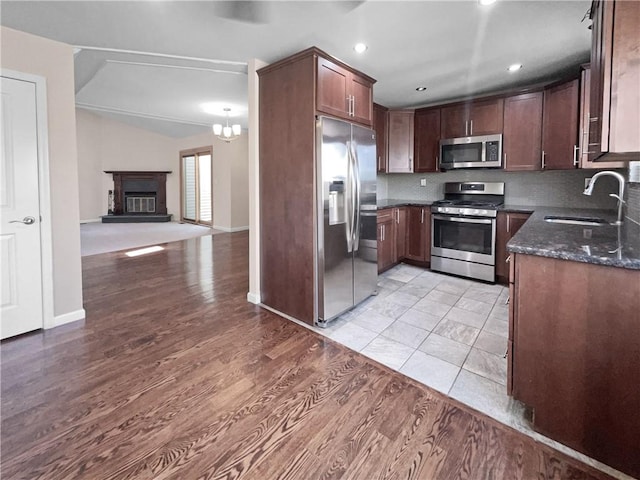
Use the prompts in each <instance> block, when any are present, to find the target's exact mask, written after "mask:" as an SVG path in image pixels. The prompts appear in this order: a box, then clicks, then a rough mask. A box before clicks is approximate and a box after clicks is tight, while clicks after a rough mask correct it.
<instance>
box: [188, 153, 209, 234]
mask: <svg viewBox="0 0 640 480" xmlns="http://www.w3.org/2000/svg"><path fill="white" fill-rule="evenodd" d="M211 152H212V151H211V147H203V148H198V149H193V150H185V151H182V152H180V178H181V181H180V196H181V204H182V212H181V216H180V219H181V221H183V222H191V223H197V224H202V225H209V226H211V225H212V224H213V192H212V185H213V177H212V171H211Z"/></svg>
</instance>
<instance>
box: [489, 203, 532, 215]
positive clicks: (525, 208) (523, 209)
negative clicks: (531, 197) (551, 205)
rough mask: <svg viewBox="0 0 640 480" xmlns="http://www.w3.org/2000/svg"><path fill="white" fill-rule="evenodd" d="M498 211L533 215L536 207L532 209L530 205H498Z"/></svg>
mask: <svg viewBox="0 0 640 480" xmlns="http://www.w3.org/2000/svg"><path fill="white" fill-rule="evenodd" d="M498 210H500V211H502V212H514V213H533V212H534V211H535V210H536V207H532V206H531V205H510V204H508V203H505V204H504V205H500V206H499V207H498Z"/></svg>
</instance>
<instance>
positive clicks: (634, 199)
mask: <svg viewBox="0 0 640 480" xmlns="http://www.w3.org/2000/svg"><path fill="white" fill-rule="evenodd" d="M627 186H628V187H629V190H628V193H627V212H626V216H627V218H628V219H629V220H632V221H634V222H636V223H638V224H640V183H628V184H627Z"/></svg>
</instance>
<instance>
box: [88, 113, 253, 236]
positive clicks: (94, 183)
mask: <svg viewBox="0 0 640 480" xmlns="http://www.w3.org/2000/svg"><path fill="white" fill-rule="evenodd" d="M76 115H77V124H78V125H77V135H78V170H79V180H80V188H79V191H80V218H81V219H82V220H85V221H86V220H94V219H97V218H99V217H100V216H101V215H105V214H106V213H107V192H108V190H110V189H113V179H112V177H111V175H108V174H106V173H104V172H103V171H104V170H170V171H172V172H173V173H172V174H170V175H167V210H168V213H171V214H173V220H174V221H178V220H179V219H180V156H179V153H180V151H181V150H188V149H191V148H197V147H205V146H211V147H212V150H213V157H212V162H213V165H212V167H213V169H212V174H213V225H214V227H215V228H219V229H222V230H226V231H234V230H240V229H246V228H247V227H248V225H249V192H248V188H249V187H248V185H249V183H248V182H249V181H248V152H247V135H246V132H243V134H242V135H241V136H240V138H238V139H236V140H234V141H233V142H230V143H226V142H224V141H222V140H220V139H218V138H217V137H215V136H214V135H213V133H204V134H201V135H195V136H191V137H186V138H181V139H175V138H171V137H166V136H164V135H159V134H156V133H152V132H149V131H147V130H143V129H140V128H136V127H132V126H129V125H126V124H124V123H121V122H117V121H115V120H111V119H109V118H105V117H102V116H99V115H96V114H94V113H91V112H89V111H86V110H83V109H77V110H76Z"/></svg>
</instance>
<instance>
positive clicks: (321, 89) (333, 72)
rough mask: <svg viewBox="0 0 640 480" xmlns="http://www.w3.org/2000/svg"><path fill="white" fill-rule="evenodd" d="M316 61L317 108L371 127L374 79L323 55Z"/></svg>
mask: <svg viewBox="0 0 640 480" xmlns="http://www.w3.org/2000/svg"><path fill="white" fill-rule="evenodd" d="M317 62H318V66H317V79H318V85H317V110H318V111H319V112H323V113H326V114H329V115H333V116H336V117H339V118H343V119H345V120H349V121H351V122H356V123H361V124H363V125H367V126H371V125H372V122H373V83H374V80H373V79H371V78H369V77H367V76H366V75H363V74H360V73H359V72H356V71H354V70H351V69H349V68H347V67H345V66H343V65H339V64H338V63H337V62H335V61H332V60H329V59H328V58H326V57H323V56H318V60H317Z"/></svg>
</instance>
